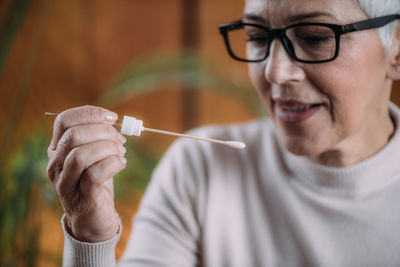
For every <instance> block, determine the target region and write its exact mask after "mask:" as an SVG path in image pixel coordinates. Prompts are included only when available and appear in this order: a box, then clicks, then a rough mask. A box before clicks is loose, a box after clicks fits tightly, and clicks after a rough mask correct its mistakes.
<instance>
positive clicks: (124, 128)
mask: <svg viewBox="0 0 400 267" xmlns="http://www.w3.org/2000/svg"><path fill="white" fill-rule="evenodd" d="M45 115H50V116H57V115H58V114H57V113H52V112H45ZM114 125H118V126H121V133H122V134H125V135H129V136H132V135H134V136H140V134H141V133H142V132H143V131H146V132H153V133H159V134H166V135H172V136H178V137H185V138H191V139H194V140H200V141H207V142H212V143H217V144H221V145H226V146H230V147H233V148H237V149H243V148H245V147H246V144H245V143H243V142H239V141H223V140H217V139H211V138H206V137H199V136H193V135H187V134H180V133H174V132H169V131H163V130H157V129H152V128H146V127H143V121H142V120H138V119H136V118H134V117H130V116H124V119H123V120H122V124H120V123H114Z"/></svg>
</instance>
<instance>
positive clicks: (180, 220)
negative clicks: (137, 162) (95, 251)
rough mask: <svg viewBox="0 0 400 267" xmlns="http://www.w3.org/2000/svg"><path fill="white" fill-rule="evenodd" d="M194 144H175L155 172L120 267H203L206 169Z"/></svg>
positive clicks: (179, 142)
mask: <svg viewBox="0 0 400 267" xmlns="http://www.w3.org/2000/svg"><path fill="white" fill-rule="evenodd" d="M192 144H193V143H191V144H187V143H186V142H185V141H182V140H179V141H178V142H176V143H175V144H173V145H172V147H171V148H170V149H169V150H168V151H167V153H166V154H165V155H164V157H163V159H162V160H161V162H160V163H159V165H158V166H157V168H156V169H155V171H154V172H153V176H152V180H151V182H150V185H149V186H148V188H147V191H146V194H145V196H144V197H143V199H142V202H141V205H140V208H139V211H138V213H137V215H136V217H135V219H134V222H133V229H132V234H131V236H130V239H129V242H128V245H127V248H126V250H125V252H124V255H123V257H122V259H121V261H120V262H119V264H120V265H119V266H123V267H126V266H137V267H155V266H164V267H167V266H171V267H180V266H185V267H190V266H199V265H200V258H201V257H200V248H199V247H200V245H199V239H200V238H199V237H200V225H201V224H200V220H201V217H202V215H201V214H202V210H203V209H204V207H203V206H202V205H203V204H201V203H204V201H201V199H202V198H203V197H202V196H204V183H202V182H200V180H202V179H203V177H204V176H205V175H204V171H205V168H204V164H203V163H204V161H203V160H202V159H201V158H202V157H201V156H200V155H201V153H199V150H200V149H197V148H196V145H194V146H193V145H192Z"/></svg>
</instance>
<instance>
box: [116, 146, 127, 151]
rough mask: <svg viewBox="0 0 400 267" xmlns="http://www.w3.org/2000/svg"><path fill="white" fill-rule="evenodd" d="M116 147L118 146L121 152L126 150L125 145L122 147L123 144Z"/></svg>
mask: <svg viewBox="0 0 400 267" xmlns="http://www.w3.org/2000/svg"><path fill="white" fill-rule="evenodd" d="M118 148H119V151H121V152H122V153H125V152H126V148H125V147H123V146H118Z"/></svg>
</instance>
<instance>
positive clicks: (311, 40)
mask: <svg viewBox="0 0 400 267" xmlns="http://www.w3.org/2000/svg"><path fill="white" fill-rule="evenodd" d="M300 39H301V40H302V42H303V43H307V44H309V45H318V44H322V43H324V42H329V41H330V40H331V37H330V36H318V35H309V36H302V37H301V38H300Z"/></svg>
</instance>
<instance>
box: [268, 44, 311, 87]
mask: <svg viewBox="0 0 400 267" xmlns="http://www.w3.org/2000/svg"><path fill="white" fill-rule="evenodd" d="M265 78H266V79H267V81H268V82H269V83H271V84H287V83H296V82H300V81H303V80H304V78H305V72H304V70H303V69H302V68H301V67H300V66H299V65H297V64H295V62H294V60H293V59H292V58H291V57H290V56H289V55H288V53H287V52H286V50H285V48H284V47H283V44H282V42H281V41H280V40H279V39H275V40H274V41H273V42H272V43H271V46H270V51H269V56H268V57H267V59H266V66H265Z"/></svg>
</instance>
